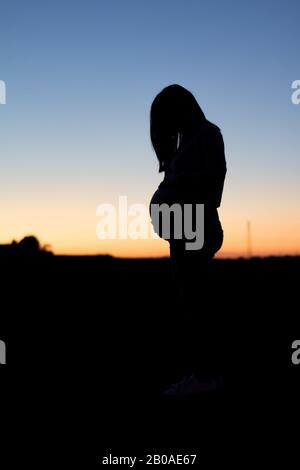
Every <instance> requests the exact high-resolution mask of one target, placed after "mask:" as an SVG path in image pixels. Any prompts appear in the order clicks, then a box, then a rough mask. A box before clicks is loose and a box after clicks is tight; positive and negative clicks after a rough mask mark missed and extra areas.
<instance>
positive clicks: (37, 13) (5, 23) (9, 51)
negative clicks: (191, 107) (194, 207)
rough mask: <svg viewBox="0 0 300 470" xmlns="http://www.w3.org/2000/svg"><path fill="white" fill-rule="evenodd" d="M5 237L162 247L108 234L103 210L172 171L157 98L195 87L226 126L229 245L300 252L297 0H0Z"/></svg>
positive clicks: (70, 247) (85, 250)
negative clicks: (156, 113) (152, 131)
mask: <svg viewBox="0 0 300 470" xmlns="http://www.w3.org/2000/svg"><path fill="white" fill-rule="evenodd" d="M0 15H1V28H0V79H1V80H5V82H6V85H7V104H6V105H0V142H1V171H0V196H1V197H0V243H5V242H10V241H11V240H12V239H13V238H15V239H16V240H19V239H20V238H22V237H23V236H24V235H28V234H35V235H36V236H37V237H38V238H39V239H40V240H41V242H42V243H49V244H51V245H52V248H53V250H54V251H55V252H56V253H68V254H71V253H73V254H92V253H112V254H114V255H118V256H157V255H166V254H167V253H168V244H167V243H166V242H164V241H161V240H149V241H147V240H146V241H132V240H124V241H118V240H116V241H101V240H98V239H97V237H96V224H97V222H98V219H97V218H96V207H97V206H98V205H99V204H100V203H104V202H105V203H115V204H116V203H117V201H118V197H119V195H127V196H128V199H129V203H131V202H132V203H136V202H139V203H145V204H147V205H148V202H149V199H150V198H151V195H152V193H153V192H154V190H155V189H156V187H157V185H158V184H159V182H160V180H161V174H158V172H157V169H158V165H157V162H156V157H155V154H154V153H153V151H152V148H151V145H150V140H149V122H148V121H149V108H150V105H151V102H152V100H153V98H154V97H155V95H156V94H157V93H158V92H159V91H160V90H161V89H162V88H163V87H164V86H166V85H169V84H171V83H179V84H181V85H183V86H185V87H186V88H188V89H190V90H191V91H192V92H193V93H194V95H195V96H196V98H197V99H198V101H199V103H200V105H201V107H202V108H203V110H204V112H205V113H206V116H207V118H208V119H210V120H211V121H213V122H215V123H216V124H217V125H218V126H219V127H220V128H221V130H222V133H223V137H224V141H225V148H226V157H227V164H228V174H227V179H226V183H225V190H224V196H223V203H222V207H221V209H220V217H221V220H222V224H223V227H224V231H225V240H224V245H223V248H222V250H221V253H220V254H221V255H223V256H233V255H237V256H238V255H244V254H245V252H246V248H247V244H246V224H247V220H250V221H251V229H252V245H253V254H258V255H262V254H263V255H266V254H295V253H300V185H299V175H300V159H299V147H300V133H299V123H300V105H298V106H297V105H293V104H292V102H291V94H292V90H291V84H292V82H293V81H294V80H297V79H300V58H299V57H300V56H299V36H300V34H299V31H300V3H299V1H296V0H295V1H285V2H283V1H282V0H281V1H263V2H262V1H261V0H259V1H258V0H253V1H251V2H249V1H243V0H240V1H224V0H222V1H214V2H211V1H201V0H186V1H183V0H181V1H178V0H172V1H171V0H159V1H158V0H151V1H150V0H147V1H145V0H139V1H135V0H127V1H126V0H123V1H121V0H119V1H117V0H84V1H77V0H59V1H58V0H51V1H50V0H49V1H47V0H43V1H41V0H36V1H34V0H26V1H24V0H9V1H0Z"/></svg>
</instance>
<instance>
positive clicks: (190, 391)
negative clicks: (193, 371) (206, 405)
mask: <svg viewBox="0 0 300 470" xmlns="http://www.w3.org/2000/svg"><path fill="white" fill-rule="evenodd" d="M222 384H223V381H222V378H220V377H217V378H209V379H203V380H199V379H198V378H197V377H196V376H195V375H190V376H189V377H184V378H183V379H182V380H181V381H180V382H178V383H176V384H172V385H171V387H170V388H169V389H168V390H166V391H165V392H164V395H166V396H175V397H190V396H195V395H200V394H202V393H205V392H213V391H216V390H218V389H219V388H220V387H222Z"/></svg>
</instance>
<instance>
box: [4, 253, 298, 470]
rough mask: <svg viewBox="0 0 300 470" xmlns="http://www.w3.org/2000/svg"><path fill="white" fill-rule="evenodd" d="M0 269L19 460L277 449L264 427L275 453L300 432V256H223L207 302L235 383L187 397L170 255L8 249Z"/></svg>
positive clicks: (12, 431) (12, 428)
mask: <svg viewBox="0 0 300 470" xmlns="http://www.w3.org/2000/svg"><path fill="white" fill-rule="evenodd" d="M1 272H2V274H1V275H2V280H1V285H2V302H1V303H2V308H1V310H2V311H1V339H4V340H5V341H6V344H7V366H5V371H4V370H3V367H2V370H1V375H3V376H5V377H4V379H5V380H3V382H2V390H5V392H6V395H5V396H6V398H5V399H3V400H4V401H3V402H4V403H5V408H6V411H7V414H8V416H9V427H8V428H7V436H9V437H10V438H12V439H13V441H15V440H16V442H17V441H18V443H19V444H18V450H16V452H14V453H12V454H10V459H11V462H12V463H13V462H14V459H16V458H20V456H22V461H23V462H27V461H30V462H33V460H32V459H34V458H35V459H37V455H39V456H40V457H39V458H41V459H42V460H41V461H40V462H42V461H45V462H49V461H50V460H51V461H52V460H53V463H54V464H55V467H53V468H56V465H57V468H59V467H60V466H61V464H64V465H65V466H64V468H73V467H72V466H71V465H70V466H68V462H69V463H70V461H71V460H73V459H75V460H77V459H78V461H79V459H80V458H82V459H83V460H82V463H83V465H84V466H82V468H90V462H91V463H92V465H93V464H94V465H97V462H99V459H100V458H101V457H102V456H103V455H105V454H109V453H113V454H115V455H135V454H141V455H142V454H143V453H144V452H147V451H149V452H153V451H154V452H155V451H156V452H158V451H160V450H164V451H166V452H171V450H174V451H175V452H177V453H183V452H187V451H191V453H197V454H198V455H199V456H200V457H199V458H202V457H203V456H204V454H208V455H209V456H210V458H211V459H215V458H218V459H220V460H222V459H223V457H224V458H225V454H226V455H227V457H228V456H229V459H233V458H234V456H236V449H237V448H240V449H243V448H245V449H246V448H247V451H246V450H245V452H247V454H244V455H248V453H249V452H250V450H249V449H251V448H252V454H251V452H250V454H249V455H252V456H253V455H254V454H253V452H254V450H255V449H259V448H260V447H262V448H263V449H264V450H265V451H266V459H268V458H269V457H270V454H269V451H268V450H267V449H268V448H267V447H266V445H267V444H266V442H265V436H266V434H265V433H270V432H273V434H274V435H273V441H272V449H273V450H270V452H271V453H272V455H274V448H276V445H277V444H278V445H279V447H280V442H281V441H280V439H279V434H278V433H277V429H278V430H280V432H283V431H284V432H286V433H287V435H289V434H288V433H289V432H290V434H291V437H292V434H293V433H292V431H291V428H290V425H289V422H290V421H289V420H291V422H293V421H294V420H295V419H296V410H297V409H298V400H299V383H298V381H297V378H298V376H299V375H300V365H299V366H295V365H293V364H292V362H291V354H292V350H291V344H292V342H293V340H295V339H300V331H299V274H300V258H268V259H252V260H232V261H231V260H224V261H223V260H217V261H215V262H214V266H213V273H212V274H213V278H214V280H215V289H214V292H213V294H212V296H211V300H212V302H211V304H210V305H209V306H201V305H199V306H197V308H198V309H199V315H200V316H201V315H202V314H206V315H207V314H209V315H212V316H213V317H214V321H215V328H216V347H218V348H219V350H218V351H219V352H218V353H219V354H220V358H222V362H223V367H224V377H225V389H224V391H223V392H221V393H217V394H213V395H207V396H204V397H202V398H200V399H197V400H196V399H193V400H181V401H176V400H170V399H169V400H168V399H166V398H165V397H164V396H163V393H162V392H163V390H164V389H165V387H166V386H167V385H168V384H169V383H170V381H172V380H174V378H176V377H177V378H180V374H181V373H182V372H183V369H184V366H183V364H182V351H181V348H183V347H184V342H185V341H188V338H186V337H185V338H183V337H182V336H183V333H182V332H183V331H184V330H183V329H182V327H181V326H182V316H183V315H184V314H185V312H184V311H183V309H182V307H180V304H179V302H178V301H177V300H176V298H173V300H172V294H171V293H172V282H171V274H170V264H169V260H168V259H162V260H119V259H114V258H110V257H58V256H53V257H51V256H49V257H47V256H45V257H43V256H41V257H31V258H30V257H28V258H23V259H21V258H20V259H19V258H15V259H13V258H6V259H5V258H3V259H2V260H1ZM2 371H3V374H2ZM282 419H283V420H285V424H280V426H279V421H280V420H282ZM252 425H254V428H253V429H255V431H253V432H251V436H250V437H249V436H247V435H246V432H247V431H249V430H251V429H252ZM267 429H268V431H267ZM276 439H278V440H279V441H280V442H279V443H277V442H276ZM274 446H275V447H274ZM291 446H292V444H291ZM58 455H59V457H58ZM201 456H202V457H201ZM203 458H204V457H203ZM28 459H29V460H28ZM198 463H199V462H198ZM40 468H44V466H43V465H42V466H41V467H40ZM241 468H243V465H242V467H241Z"/></svg>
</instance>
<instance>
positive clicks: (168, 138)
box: [150, 85, 206, 172]
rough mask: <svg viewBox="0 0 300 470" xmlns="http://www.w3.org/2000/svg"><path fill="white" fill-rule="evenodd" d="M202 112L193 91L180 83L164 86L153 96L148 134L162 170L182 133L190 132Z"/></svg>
mask: <svg viewBox="0 0 300 470" xmlns="http://www.w3.org/2000/svg"><path fill="white" fill-rule="evenodd" d="M205 121H206V118H205V115H204V113H203V111H202V109H201V108H200V106H199V104H198V103H197V100H196V99H195V97H194V96H193V95H192V93H191V92H190V91H188V90H186V88H183V87H182V86H180V85H170V86H167V87H166V88H164V89H163V90H162V91H161V92H160V93H159V94H158V95H157V96H156V97H155V99H154V101H153V103H152V105H151V111H150V136H151V142H152V145H153V148H154V150H155V153H156V155H157V158H158V161H159V171H160V172H161V171H164V170H165V169H166V166H167V165H168V162H169V161H170V160H171V159H172V156H173V154H174V152H175V151H176V150H177V148H178V145H179V144H180V142H181V141H182V139H183V138H184V136H185V134H187V135H188V134H190V133H192V132H193V130H194V129H196V128H197V126H199V125H200V124H201V123H203V122H205Z"/></svg>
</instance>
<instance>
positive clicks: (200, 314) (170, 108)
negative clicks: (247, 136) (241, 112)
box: [150, 85, 226, 395]
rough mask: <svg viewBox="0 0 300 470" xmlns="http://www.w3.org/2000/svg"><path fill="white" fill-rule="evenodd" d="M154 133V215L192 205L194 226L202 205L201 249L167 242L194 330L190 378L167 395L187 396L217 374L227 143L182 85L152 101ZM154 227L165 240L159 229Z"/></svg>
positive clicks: (188, 333)
mask: <svg viewBox="0 0 300 470" xmlns="http://www.w3.org/2000/svg"><path fill="white" fill-rule="evenodd" d="M150 134H151V141H152V145H153V148H154V150H155V153H156V155H157V158H158V161H159V171H160V172H164V179H163V181H162V183H161V184H160V185H159V187H158V189H157V191H156V192H155V193H154V195H153V197H152V200H151V204H150V211H151V207H152V204H155V205H160V204H168V205H172V204H180V206H181V207H182V212H183V213H184V205H185V204H190V205H192V207H193V224H194V225H195V218H196V205H197V204H204V244H203V246H202V248H201V249H198V250H190V249H187V245H186V242H187V240H186V239H185V238H184V236H183V238H182V239H177V238H175V236H174V232H172V229H171V233H170V236H169V238H168V241H169V243H170V256H171V261H172V266H173V271H174V277H175V282H176V284H177V286H176V287H177V290H178V291H179V292H180V293H181V299H182V307H181V308H182V314H183V316H184V318H186V319H187V320H188V321H186V325H189V327H190V329H189V330H187V329H185V330H183V331H184V333H183V334H185V335H186V336H187V337H186V338H185V340H186V341H187V342H188V343H189V344H191V345H192V350H191V354H190V366H191V368H192V370H191V371H190V372H191V373H192V374H191V375H190V376H189V377H187V378H185V379H184V380H183V381H182V382H180V383H179V384H177V385H176V386H174V387H173V388H171V389H170V390H169V391H168V392H167V393H169V394H179V395H180V394H189V393H194V392H197V391H199V390H203V389H206V388H207V389H211V388H214V387H215V385H216V380H215V377H217V373H218V371H217V369H218V366H217V364H216V358H213V356H214V354H213V350H214V348H215V346H216V345H215V342H214V335H213V334H212V328H211V323H212V319H213V318H214V312H212V311H210V309H211V302H210V299H211V298H212V297H211V296H213V295H217V292H214V284H213V283H212V282H208V280H209V278H210V274H209V273H210V270H209V265H210V263H211V260H212V259H213V257H214V255H215V253H216V252H217V251H218V250H219V249H220V248H221V246H222V243H223V230H222V227H221V224H220V221H219V217H218V207H219V206H220V204H221V198H222V192H223V184H224V179H225V174H226V161H225V155H224V143H223V138H222V135H221V132H220V129H219V128H218V127H217V126H216V125H214V124H212V123H211V122H209V121H208V120H207V119H206V118H205V115H204V113H203V111H202V110H201V108H200V106H199V104H198V103H197V101H196V99H195V97H194V96H193V95H192V93H190V92H189V91H188V90H186V89H185V88H183V87H182V86H180V85H170V86H168V87H166V88H164V89H163V90H162V91H161V92H160V93H159V94H158V95H157V96H156V98H155V99H154V101H153V103H152V106H151V113H150ZM151 212H152V211H151ZM152 215H153V214H152ZM154 228H155V229H156V231H157V232H158V233H159V235H160V236H162V233H161V230H160V229H159V230H157V227H154ZM173 229H174V227H173ZM183 232H184V230H183ZM188 241H190V240H188ZM174 295H176V293H175V290H174ZM204 376H205V379H204V378H203V377H204Z"/></svg>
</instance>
